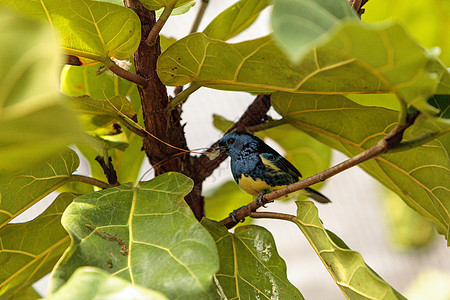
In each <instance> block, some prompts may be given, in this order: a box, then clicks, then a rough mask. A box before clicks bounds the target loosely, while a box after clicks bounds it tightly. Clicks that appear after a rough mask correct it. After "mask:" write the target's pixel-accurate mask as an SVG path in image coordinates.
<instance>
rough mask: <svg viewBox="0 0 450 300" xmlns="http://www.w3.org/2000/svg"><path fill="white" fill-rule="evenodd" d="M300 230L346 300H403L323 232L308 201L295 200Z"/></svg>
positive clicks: (316, 213) (329, 234)
mask: <svg viewBox="0 0 450 300" xmlns="http://www.w3.org/2000/svg"><path fill="white" fill-rule="evenodd" d="M296 203H297V217H295V218H294V219H293V220H292V221H293V222H294V223H295V224H296V225H297V226H298V227H299V228H300V230H301V231H302V232H303V234H304V235H305V237H306V238H307V239H308V241H309V243H310V244H311V246H312V247H313V248H314V251H316V253H317V255H319V256H320V259H321V260H322V262H323V263H324V265H325V267H326V268H327V270H328V272H330V274H331V276H332V277H333V280H334V281H335V282H336V284H337V285H338V286H339V288H340V289H341V291H342V292H343V293H344V295H345V296H346V297H347V298H348V299H406V298H404V297H403V296H402V295H401V294H400V293H399V292H397V291H396V290H395V289H393V288H392V287H391V286H390V285H389V284H387V283H386V282H385V281H384V280H383V279H382V278H381V277H380V276H379V275H378V274H377V273H375V271H373V270H372V269H371V268H370V267H369V266H368V265H366V263H365V262H364V260H363V258H362V257H361V254H359V253H358V252H356V251H352V250H350V249H349V248H348V247H347V246H346V245H345V243H344V242H343V241H342V240H340V239H339V238H338V237H337V236H336V235H335V234H333V233H332V232H329V231H327V230H325V228H324V227H323V224H322V221H321V220H320V219H319V215H318V210H317V208H316V207H315V205H314V203H312V202H311V201H296Z"/></svg>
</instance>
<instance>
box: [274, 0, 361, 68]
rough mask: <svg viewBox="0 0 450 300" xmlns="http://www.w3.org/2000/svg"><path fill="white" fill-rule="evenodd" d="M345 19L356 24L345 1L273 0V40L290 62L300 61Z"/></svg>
mask: <svg viewBox="0 0 450 300" xmlns="http://www.w3.org/2000/svg"><path fill="white" fill-rule="evenodd" d="M345 19H347V20H353V21H354V22H359V18H358V15H357V14H356V12H355V10H354V9H353V8H352V7H351V6H350V5H349V3H348V1H346V0H274V5H273V10H272V17H271V21H272V28H273V37H274V39H275V40H276V41H277V42H278V43H279V45H280V47H281V48H282V49H283V50H284V51H285V52H286V53H287V54H288V55H289V57H290V58H291V59H292V60H293V61H299V60H300V58H301V57H302V56H303V55H305V54H306V53H307V52H308V51H309V50H310V49H311V48H312V47H314V46H315V45H316V43H317V42H318V40H319V39H320V38H327V37H328V35H329V32H330V30H331V29H332V28H333V27H335V26H338V25H341V22H342V20H345Z"/></svg>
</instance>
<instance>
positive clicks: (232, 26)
mask: <svg viewBox="0 0 450 300" xmlns="http://www.w3.org/2000/svg"><path fill="white" fill-rule="evenodd" d="M270 2H271V0H262V1H261V0H240V1H238V2H236V3H235V4H233V5H232V6H230V7H228V8H227V9H226V10H224V11H223V12H221V13H220V14H219V15H218V16H217V17H215V18H214V20H212V22H211V23H209V25H208V26H207V27H206V28H205V30H203V33H204V34H205V35H206V36H208V37H210V38H212V39H218V40H223V41H226V40H228V39H230V38H232V37H234V36H236V35H237V34H239V33H240V32H242V31H244V30H245V29H247V28H248V27H249V26H250V25H252V24H253V22H255V20H256V18H257V17H258V16H259V13H260V12H261V11H262V10H263V9H264V8H266V7H267V6H269V5H270Z"/></svg>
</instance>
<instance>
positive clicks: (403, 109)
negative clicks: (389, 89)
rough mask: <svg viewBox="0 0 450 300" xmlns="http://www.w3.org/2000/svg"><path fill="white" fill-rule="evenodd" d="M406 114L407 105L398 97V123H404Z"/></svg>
mask: <svg viewBox="0 0 450 300" xmlns="http://www.w3.org/2000/svg"><path fill="white" fill-rule="evenodd" d="M407 114H408V105H407V104H406V102H405V101H403V100H402V99H400V113H399V115H398V123H399V124H401V125H405V124H406V116H407Z"/></svg>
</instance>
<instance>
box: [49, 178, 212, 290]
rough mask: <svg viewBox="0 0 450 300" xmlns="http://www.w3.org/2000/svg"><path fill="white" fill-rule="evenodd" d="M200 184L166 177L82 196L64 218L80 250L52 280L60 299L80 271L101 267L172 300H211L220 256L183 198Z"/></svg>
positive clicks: (75, 247) (74, 248) (66, 259)
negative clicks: (84, 267)
mask: <svg viewBox="0 0 450 300" xmlns="http://www.w3.org/2000/svg"><path fill="white" fill-rule="evenodd" d="M192 185H193V183H192V180H191V179H189V178H187V177H185V176H184V175H181V174H178V173H165V174H163V175H161V176H158V177H156V178H154V179H153V180H151V181H148V182H141V183H140V185H139V187H138V188H136V187H132V186H131V185H123V186H120V187H116V188H111V189H107V190H103V191H99V192H95V193H92V194H88V195H84V196H81V197H78V198H77V199H76V200H75V201H74V202H73V203H72V205H70V206H69V207H68V208H67V210H66V212H65V213H64V216H63V220H62V223H63V226H64V227H65V228H66V229H67V230H68V231H69V233H70V236H71V239H72V244H71V246H70V248H69V250H68V251H67V252H66V254H65V255H64V257H63V259H62V260H61V261H60V262H59V265H58V266H57V267H56V269H55V271H54V272H53V275H52V280H51V287H50V290H51V291H52V292H53V293H54V292H56V290H57V289H59V288H60V287H61V285H62V284H64V283H65V282H66V281H67V280H68V279H69V277H70V276H71V275H72V273H73V272H74V271H75V269H76V268H78V267H80V266H96V267H100V268H102V269H104V270H106V271H108V272H109V273H111V274H114V275H117V276H119V277H122V278H125V279H127V280H129V281H131V283H133V284H138V285H141V286H142V287H147V288H151V289H155V290H157V291H160V292H162V293H164V294H166V295H167V296H168V297H169V298H170V299H210V296H211V293H212V290H211V284H212V276H213V274H214V273H215V272H216V271H217V269H218V257H217V250H216V247H215V245H214V241H213V240H212V238H211V236H210V235H209V234H208V232H207V231H206V230H205V229H204V228H203V227H202V226H201V225H200V224H199V223H198V222H197V220H196V219H195V217H194V215H193V214H192V211H191V210H190V208H189V206H188V205H187V204H186V203H185V202H184V200H183V197H184V196H185V195H186V194H187V193H188V192H189V191H190V190H191V189H192Z"/></svg>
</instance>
